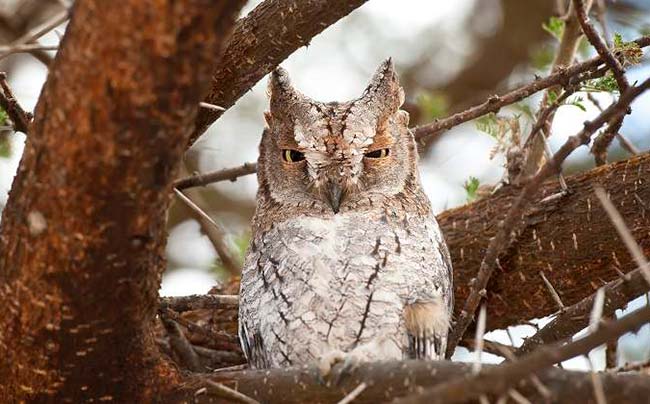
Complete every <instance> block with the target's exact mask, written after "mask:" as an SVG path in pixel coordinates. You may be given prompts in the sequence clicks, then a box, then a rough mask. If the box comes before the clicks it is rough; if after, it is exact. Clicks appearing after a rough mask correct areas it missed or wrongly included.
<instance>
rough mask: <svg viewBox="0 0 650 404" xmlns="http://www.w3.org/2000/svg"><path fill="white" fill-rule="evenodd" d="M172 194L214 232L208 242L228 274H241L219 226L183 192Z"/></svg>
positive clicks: (239, 267)
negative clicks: (210, 226) (212, 246)
mask: <svg viewBox="0 0 650 404" xmlns="http://www.w3.org/2000/svg"><path fill="white" fill-rule="evenodd" d="M174 192H175V193H176V196H178V198H179V199H180V200H181V201H182V202H183V203H184V204H185V205H186V206H187V207H189V208H190V210H191V211H192V212H194V213H195V214H196V216H197V218H198V219H199V220H200V221H205V222H207V223H209V224H210V225H212V228H213V229H214V232H213V233H212V237H210V241H211V242H212V244H213V245H214V248H215V250H217V255H219V258H220V259H221V262H222V263H223V265H224V266H225V267H226V268H227V269H228V270H229V271H230V273H233V274H237V273H241V265H240V264H239V263H238V262H237V259H236V258H235V255H234V254H233V252H232V251H231V248H230V247H229V246H228V244H227V242H226V233H225V231H224V230H223V228H222V227H221V226H219V225H218V224H217V222H215V221H214V220H212V218H211V217H210V216H209V215H208V214H207V213H205V212H204V211H203V209H201V208H200V207H199V206H198V205H197V204H195V203H194V202H192V200H191V199H190V198H188V197H187V196H186V195H185V194H184V193H183V192H181V191H179V190H178V189H177V188H174Z"/></svg>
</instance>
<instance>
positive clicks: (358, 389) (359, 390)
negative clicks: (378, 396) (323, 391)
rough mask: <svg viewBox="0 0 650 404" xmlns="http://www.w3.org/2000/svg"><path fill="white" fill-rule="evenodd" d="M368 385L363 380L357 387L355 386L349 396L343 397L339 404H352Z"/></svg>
mask: <svg viewBox="0 0 650 404" xmlns="http://www.w3.org/2000/svg"><path fill="white" fill-rule="evenodd" d="M366 387H368V385H367V384H366V383H364V382H361V383H360V384H359V385H358V386H357V387H355V388H354V390H352V391H351V392H350V393H349V394H348V395H347V396H345V397H343V398H342V399H341V400H340V401H339V402H338V403H337V404H350V403H351V402H352V401H354V400H355V399H356V398H357V397H359V395H360V394H361V393H363V391H364V390H365V389H366Z"/></svg>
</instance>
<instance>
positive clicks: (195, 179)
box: [174, 163, 257, 190]
mask: <svg viewBox="0 0 650 404" xmlns="http://www.w3.org/2000/svg"><path fill="white" fill-rule="evenodd" d="M256 171H257V163H244V164H242V165H241V166H239V167H233V168H226V169H223V170H217V171H211V172H209V173H205V174H194V175H192V176H191V177H187V178H181V179H179V180H177V181H176V182H174V187H175V188H176V189H181V190H182V189H185V188H191V187H198V186H203V185H207V184H212V183H215V182H219V181H226V180H228V181H236V180H237V178H238V177H242V176H244V175H248V174H254V173H255V172H256Z"/></svg>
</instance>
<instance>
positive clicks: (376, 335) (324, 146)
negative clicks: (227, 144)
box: [239, 60, 453, 368]
mask: <svg viewBox="0 0 650 404" xmlns="http://www.w3.org/2000/svg"><path fill="white" fill-rule="evenodd" d="M269 87H270V95H271V111H270V113H268V114H267V116H266V118H267V123H268V128H267V129H266V130H265V132H264V135H263V138H262V142H261V145H260V158H259V166H258V167H259V169H258V177H259V184H260V189H259V192H258V205H257V210H256V213H255V218H254V221H253V237H252V240H251V244H250V247H249V250H248V254H247V256H246V262H245V264H244V271H243V274H242V281H241V292H240V311H239V322H240V339H241V342H242V346H243V349H244V352H245V354H246V357H247V358H248V360H249V362H250V363H251V365H253V366H254V367H258V368H266V367H277V366H290V365H297V364H305V363H311V362H315V361H321V362H322V361H325V362H327V361H330V360H332V359H339V358H342V357H351V358H353V359H355V360H386V359H401V358H405V357H410V358H429V359H435V358H440V357H441V356H442V355H444V351H445V348H446V340H447V331H448V328H449V322H450V317H451V313H452V304H453V296H452V284H451V281H452V271H451V263H450V260H449V253H448V251H447V247H446V245H445V242H444V240H443V237H442V235H441V233H440V229H439V227H438V224H437V223H436V220H435V218H434V216H433V214H432V212H431V208H430V204H429V201H428V199H427V198H426V196H425V195H424V193H423V191H422V188H421V185H420V182H419V176H418V171H417V150H416V146H415V141H414V139H413V136H412V134H411V133H410V132H409V131H408V129H407V124H408V115H407V114H406V112H404V111H400V110H399V106H400V105H401V104H402V102H403V93H402V90H401V88H400V87H399V83H398V81H397V76H396V75H395V73H394V70H393V66H392V63H391V62H390V60H389V61H387V62H385V63H384V64H382V66H380V68H379V70H378V72H377V73H376V75H375V77H374V78H373V80H372V82H371V84H370V85H369V87H368V89H367V90H366V91H365V92H364V94H363V95H362V96H361V97H360V98H359V99H357V100H354V101H351V102H347V103H329V104H323V103H318V102H315V101H313V100H310V99H309V98H307V97H305V96H304V95H302V94H300V93H298V92H297V91H295V90H294V89H293V88H292V87H291V85H290V83H289V81H288V78H287V76H286V73H284V72H283V71H281V70H279V71H276V72H275V73H274V74H273V75H272V78H271V81H270V86H269ZM288 150H289V151H291V150H294V151H295V152H293V153H294V154H291V155H290V156H289V155H286V152H287V151H288ZM373 152H374V153H373ZM283 156H285V159H284V160H283ZM291 156H295V158H292V157H291Z"/></svg>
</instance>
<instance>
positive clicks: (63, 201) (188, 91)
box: [0, 0, 242, 402]
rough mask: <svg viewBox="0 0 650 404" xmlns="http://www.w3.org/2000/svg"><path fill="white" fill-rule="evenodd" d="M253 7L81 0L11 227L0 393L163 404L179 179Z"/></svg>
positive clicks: (1, 294)
mask: <svg viewBox="0 0 650 404" xmlns="http://www.w3.org/2000/svg"><path fill="white" fill-rule="evenodd" d="M241 3H242V2H241V1H234V2H233V1H219V2H214V1H209V0H185V1H153V0H146V1H143V0H124V1H122V2H120V5H119V7H116V6H115V4H113V3H112V2H106V1H100V0H79V1H77V2H76V4H75V6H74V10H73V19H72V22H71V24H70V26H69V27H68V29H67V31H66V35H65V37H64V39H63V41H62V49H61V50H60V51H59V53H58V55H57V57H56V60H55V62H54V63H53V66H52V70H51V73H50V76H49V78H48V80H47V83H46V84H45V87H44V89H43V94H42V96H41V98H40V100H39V103H38V105H37V108H36V113H35V120H34V122H33V125H32V126H31V128H30V136H29V137H28V142H27V145H26V148H25V152H24V155H23V159H22V161H21V165H20V167H19V170H18V174H17V176H16V178H15V180H14V184H13V188H12V190H11V193H10V197H9V201H8V203H7V206H6V209H5V210H4V212H3V220H2V229H1V232H0V306H2V307H4V308H5V314H3V316H1V317H0V330H2V332H1V333H0V357H1V358H2V361H0V402H12V400H17V401H18V400H30V401H52V402H65V401H71V402H81V401H86V400H91V399H92V400H95V401H97V400H100V401H104V400H113V401H116V402H143V401H145V402H146V401H150V400H151V398H152V397H155V396H157V395H158V393H160V391H164V390H165V389H168V388H169V387H170V384H169V383H168V382H170V381H172V380H174V379H176V378H177V375H176V372H175V371H173V369H172V368H170V367H169V365H167V364H165V363H164V362H163V361H161V360H160V359H159V357H158V354H157V352H156V351H155V345H154V343H153V338H152V335H151V326H152V319H153V317H154V314H155V310H156V307H157V297H158V296H157V290H158V287H159V280H160V273H161V269H162V266H163V264H164V262H163V247H164V240H165V214H166V209H167V207H168V205H169V201H170V191H171V183H172V180H173V178H174V173H175V171H176V169H177V166H178V162H179V161H180V158H181V155H182V153H183V149H184V147H183V146H184V145H185V144H186V143H187V140H188V136H189V133H190V132H191V130H192V127H193V125H194V122H195V118H196V112H197V108H198V103H199V101H200V99H201V96H202V95H203V94H205V92H206V90H207V86H206V83H208V82H209V81H210V73H211V71H212V67H213V66H214V64H215V63H216V61H217V60H218V59H219V57H220V54H221V49H222V44H224V43H225V42H226V41H227V39H228V37H229V34H230V31H231V28H232V26H233V24H234V19H235V17H236V14H237V12H238V11H239V7H240V6H241Z"/></svg>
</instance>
